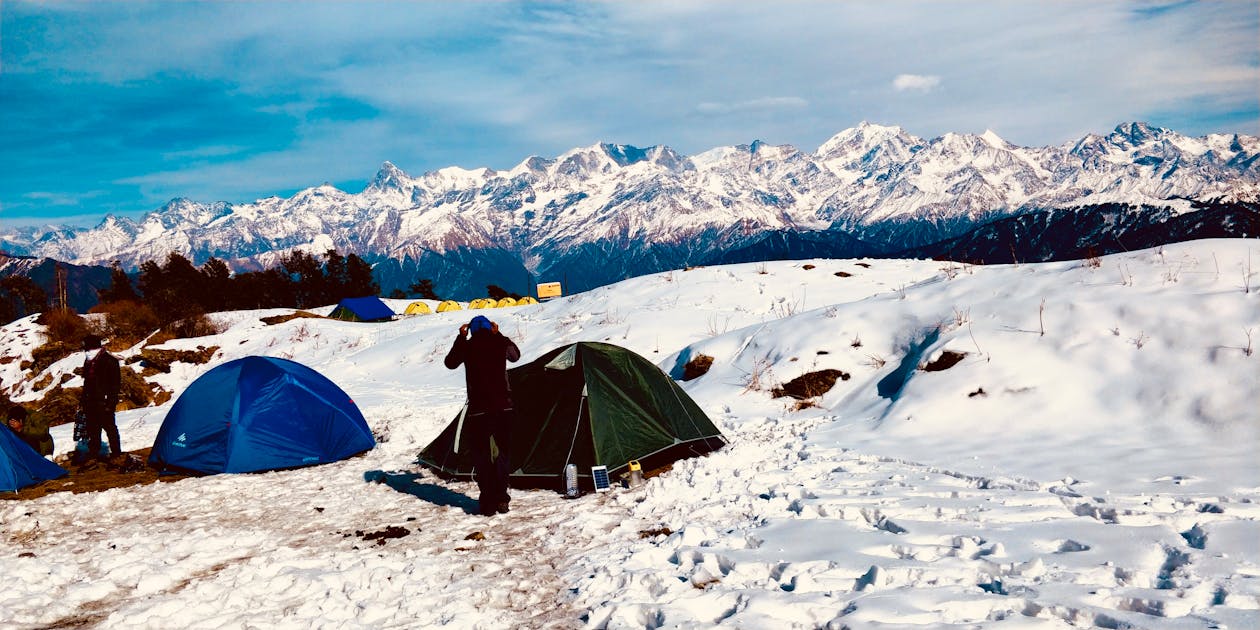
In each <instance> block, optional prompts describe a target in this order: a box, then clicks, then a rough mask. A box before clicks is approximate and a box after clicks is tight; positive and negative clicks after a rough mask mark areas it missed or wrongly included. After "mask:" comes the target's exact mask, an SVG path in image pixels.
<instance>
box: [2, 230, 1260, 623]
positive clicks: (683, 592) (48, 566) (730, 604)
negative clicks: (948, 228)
mask: <svg viewBox="0 0 1260 630" xmlns="http://www.w3.org/2000/svg"><path fill="white" fill-rule="evenodd" d="M1258 259H1260V247H1258V246H1257V243H1256V242H1255V241H1248V240H1214V241H1197V242H1192V243H1183V244H1178V245H1174V246H1166V247H1163V248H1161V249H1158V250H1146V251H1138V252H1132V253H1127V254H1122V255H1115V256H1110V257H1106V258H1103V259H1102V260H1101V261H1099V264H1098V265H1097V266H1092V265H1091V264H1089V262H1087V261H1086V262H1082V261H1076V262H1065V263H1047V264H1037V265H1019V266H1010V265H1007V266H991V267H983V268H979V267H960V266H958V265H956V264H951V263H937V262H929V261H906V260H866V261H855V260H814V261H796V262H772V263H756V264H746V265H734V266H728V267H709V268H695V269H691V270H687V271H682V270H679V271H673V272H668V273H663V274H656V275H652V276H646V277H642V278H637V279H633V280H629V281H626V282H623V283H620V284H617V285H613V286H609V287H604V288H601V289H598V290H595V291H591V292H588V293H584V294H579V295H575V296H571V297H567V298H563V299H559V300H554V301H551V302H548V303H545V304H542V305H537V306H528V307H519V308H514V309H503V310H496V311H481V313H488V314H490V315H491V316H492V317H493V318H494V319H495V320H496V321H498V322H499V323H500V326H501V328H502V330H503V331H504V332H505V333H506V334H508V335H510V336H512V337H513V338H514V339H516V340H517V342H518V343H519V344H520V345H521V349H522V352H523V355H524V356H523V357H522V361H528V360H531V359H533V358H534V357H537V356H538V355H540V354H542V353H543V352H545V351H547V350H549V349H551V348H554V347H556V346H558V345H560V344H563V343H566V342H570V341H577V340H598V341H608V342H611V343H615V344H618V345H622V346H625V347H628V348H631V349H633V350H635V351H636V352H639V353H640V354H642V355H644V356H645V357H648V358H649V359H651V360H652V361H655V362H657V363H658V365H660V366H661V367H662V368H663V369H665V370H666V371H667V372H674V373H678V372H680V366H681V364H682V363H684V362H685V361H686V360H687V358H689V357H691V356H694V355H695V354H697V353H703V354H707V355H709V356H712V357H714V358H715V361H714V364H713V367H712V369H711V370H710V371H709V372H708V373H707V374H706V375H704V376H702V377H700V378H697V379H695V380H692V381H689V382H687V383H684V387H685V388H686V389H687V390H688V391H689V393H691V395H692V396H693V397H694V398H695V399H696V401H697V402H698V403H699V404H700V405H701V407H702V408H704V409H705V410H706V412H707V413H709V415H710V417H711V418H713V420H714V422H715V423H716V424H717V425H718V426H719V428H721V429H722V430H723V432H724V433H725V434H726V435H727V437H728V438H729V439H730V441H731V444H730V445H729V446H728V447H726V448H725V449H723V450H721V451H718V452H716V453H713V454H711V455H710V456H707V457H704V458H699V459H691V460H685V461H682V462H678V463H677V464H676V465H675V466H674V467H673V469H672V470H670V471H669V472H667V473H665V474H662V475H661V476H659V477H655V478H652V479H650V480H649V481H648V482H647V483H646V484H645V485H643V486H641V487H638V488H629V489H615V490H614V491H613V492H610V493H605V494H599V495H588V496H585V497H582V498H580V499H578V500H574V501H566V500H564V499H563V498H562V497H561V496H560V495H559V494H558V493H555V492H550V491H521V490H517V491H514V501H513V503H512V513H511V514H510V515H509V516H508V517H506V518H505V517H496V518H487V517H481V516H476V515H475V514H474V512H475V488H474V487H473V486H472V485H471V484H466V483H452V482H445V481H442V480H439V479H437V478H435V477H434V476H433V475H431V474H430V473H428V472H426V471H423V470H421V469H419V468H417V467H416V466H415V464H414V460H415V456H416V454H417V452H418V451H419V450H420V449H421V448H423V446H424V445H425V444H427V443H428V441H429V440H431V439H432V438H433V437H434V436H436V434H437V433H438V431H439V430H440V429H441V428H442V427H443V426H444V425H445V424H446V423H447V422H448V421H449V420H450V418H451V417H452V416H453V415H454V414H455V412H456V411H457V409H458V407H459V405H460V404H461V402H462V397H463V386H462V374H461V373H459V372H458V371H448V370H446V369H444V368H443V367H442V366H441V358H442V356H443V355H444V354H445V352H446V350H447V348H448V346H449V343H450V341H451V339H452V338H453V336H454V334H455V330H456V327H457V326H458V325H459V324H461V323H463V322H464V321H466V319H467V318H468V317H469V315H470V314H469V313H467V312H466V311H464V312H456V313H445V314H437V315H430V316H422V317H415V318H408V319H401V320H399V321H395V322H391V323H387V324H381V325H368V324H353V323H346V322H337V321H331V320H328V321H325V320H312V319H298V320H293V321H289V322H286V323H284V324H280V325H276V326H266V325H264V324H262V323H261V322H260V321H259V317H261V316H266V315H270V314H275V312H272V311H267V312H260V311H254V312H237V313H225V314H219V315H217V316H216V317H218V318H219V319H220V321H221V322H222V323H224V324H227V325H229V328H228V329H227V330H226V332H224V333H222V334H221V335H218V336H216V337H214V338H201V339H186V340H178V341H174V342H170V344H168V346H169V347H172V348H187V349H191V348H195V347H196V346H199V345H200V346H210V345H215V346H219V347H220V348H221V350H220V352H219V353H218V354H217V355H216V356H215V358H214V360H213V361H212V363H211V364H209V365H199V366H190V365H186V364H176V369H174V370H172V372H171V373H170V374H167V375H163V376H162V382H163V384H164V386H166V387H168V388H170V389H172V390H175V391H180V390H181V389H182V388H183V386H185V385H186V384H187V383H188V382H190V381H191V380H192V379H194V378H196V376H198V375H199V374H201V373H203V372H205V371H206V370H208V369H210V368H211V367H212V366H213V365H217V364H218V363H221V362H223V361H227V360H231V359H234V358H238V357H240V356H244V355H248V354H267V355H272V356H280V357H285V358H292V359H295V360H298V361H301V362H303V363H306V364H308V365H312V366H316V367H318V368H319V369H320V370H321V371H322V372H323V373H324V374H326V375H327V376H329V377H330V378H332V379H333V380H334V381H335V382H337V383H338V384H339V385H341V386H342V388H344V389H345V390H346V391H347V392H349V393H350V394H351V395H352V396H353V398H354V399H355V401H356V402H357V403H358V404H359V405H360V407H361V408H362V409H363V411H364V414H365V415H366V417H367V418H368V421H369V424H371V426H372V427H373V430H374V432H375V433H376V434H377V436H378V438H379V440H380V444H379V445H378V447H377V448H376V449H374V450H372V451H370V452H368V453H366V454H364V455H363V456H360V457H357V458H354V459H351V460H348V461H344V462H339V463H336V464H331V465H326V466H320V467H316V468H307V469H299V470H291V471H283V472H271V473H263V474H250V475H220V476H214V477H204V478H196V479H184V480H180V481H176V482H173V483H158V484H153V485H149V486H143V487H135V488H121V489H114V490H110V491H106V492H100V493H93V494H79V495H74V494H69V493H62V494H55V495H50V496H47V497H44V498H41V499H37V500H32V501H6V502H3V503H0V540H4V541H5V543H6V544H5V545H4V547H3V549H2V550H0V556H2V557H3V562H2V563H0V579H3V582H4V584H5V585H6V588H4V589H0V626H3V627H6V628H10V627H11V628H36V627H49V626H52V627H113V628H170V627H181V628H182V627H194V628H249V627H259V628H262V627H266V628H311V627H319V628H328V627H337V628H416V627H440V626H448V627H457V628H470V627H478V628H500V627H530V628H533V627H560V628H566V627H589V628H660V627H682V628H696V627H740V628H786V627H836V628H838V627H874V626H881V627H909V626H915V627H947V626H962V625H965V626H968V627H999V626H1001V627H1050V628H1055V627H1077V626H1102V627H1111V628H1117V627H1141V628H1150V627H1165V628H1200V627H1202V628H1213V627H1214V628H1254V627H1257V626H1258V625H1260V544H1258V542H1260V464H1258V463H1257V458H1256V447H1257V445H1258V444H1260V369H1257V368H1258V367H1260V365H1258V363H1257V361H1260V356H1257V355H1256V354H1255V353H1254V352H1252V351H1251V350H1253V349H1254V347H1255V345H1256V344H1255V343H1252V339H1253V338H1254V337H1255V333H1257V332H1260V295H1258V293H1260V292H1258V290H1257V289H1258V288H1260V287H1258V285H1260V276H1258V274H1257V273H1256V272H1255V271H1252V269H1253V268H1254V263H1256V262H1260V260H1258ZM846 274H848V275H846ZM393 306H394V307H395V309H396V310H402V308H403V306H405V302H402V301H399V302H394V303H393ZM35 328H37V327H36V326H34V325H33V324H32V323H31V322H30V321H29V320H21V321H18V322H14V323H13V324H10V325H9V326H6V327H5V328H4V329H2V330H0V340H2V341H3V344H4V347H5V354H6V355H9V354H22V353H26V355H27V356H29V351H30V347H31V346H33V345H34V344H35V343H37V340H36V337H37V335H36V334H35V330H34V329H35ZM947 351H948V352H953V353H965V354H964V356H962V358H961V361H960V362H959V363H957V364H956V365H954V366H953V367H950V368H948V369H945V370H942V371H924V370H921V369H918V368H919V366H921V365H926V364H929V363H932V362H933V361H935V360H937V359H939V358H941V357H942V356H943V355H945V353H946V352H947ZM81 360H82V357H72V358H70V359H67V360H65V361H63V362H61V363H59V364H57V365H54V366H53V367H52V368H51V370H53V371H54V372H59V373H64V372H66V371H68V370H70V369H72V368H73V367H74V366H75V364H76V363H78V362H80V361H81ZM16 363H17V362H16V361H10V362H9V363H5V364H0V370H3V371H0V378H3V382H4V384H5V385H6V386H9V387H12V384H13V383H14V382H15V381H14V372H13V370H14V369H15V368H14V367H13V366H14V365H15V364H16ZM823 369H836V370H841V371H843V372H845V373H847V374H848V375H849V378H848V379H847V380H840V381H837V383H836V385H835V387H834V388H833V389H832V390H831V391H830V392H828V393H827V394H825V395H823V396H822V397H820V398H817V399H815V400H813V401H812V402H813V406H808V407H805V408H803V409H800V410H795V408H796V406H797V405H796V401H794V400H791V399H786V398H780V399H774V398H772V397H771V395H770V390H771V389H772V388H773V387H774V386H777V385H781V384H783V383H785V382H787V381H789V380H791V379H792V378H795V377H797V376H799V375H802V374H805V373H808V372H814V371H818V370H823ZM68 384H69V385H74V384H75V382H74V381H73V380H71V381H70V382H69V383H68ZM13 392H14V393H13V395H14V397H15V398H17V399H28V398H35V397H37V395H36V394H35V393H33V392H29V391H27V390H25V389H23V388H22V387H18V388H17V389H16V390H13ZM166 409H167V407H161V408H149V409H139V410H133V411H129V412H125V413H122V414H120V415H119V425H120V428H121V429H122V433H123V442H124V447H125V448H126V449H129V450H130V449H138V448H143V447H147V446H149V445H150V444H151V442H152V439H153V437H154V435H155V434H156V432H157V430H158V427H159V426H160V424H161V421H162V418H163V415H164V413H165V411H166ZM68 431H69V427H68V426H62V427H57V428H56V430H55V431H54V437H55V438H56V440H57V444H58V448H59V449H60V450H65V449H66V447H67V446H68V445H69V435H68ZM388 527H401V528H405V529H406V530H407V532H408V533H407V535H405V536H402V537H398V538H388V539H381V541H382V542H383V544H378V542H377V540H375V539H374V538H370V537H369V535H370V534H372V533H374V532H381V531H384V530H385V529H386V528H388ZM395 531H400V530H395ZM474 533H479V534H480V535H481V536H484V538H483V539H477V538H478V536H474V535H473V534H474Z"/></svg>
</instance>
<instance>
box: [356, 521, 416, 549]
mask: <svg viewBox="0 0 1260 630" xmlns="http://www.w3.org/2000/svg"><path fill="white" fill-rule="evenodd" d="M410 533H411V530H410V529H407V528H406V527H401V526H399V525H390V526H389V527H386V528H385V529H382V530H380V531H375V532H367V533H366V534H365V533H363V532H362V531H355V532H354V535H355V536H358V537H359V538H362V539H363V540H375V541H376V544H377V545H384V544H385V541H387V540H389V539H390V538H402V537H403V536H406V535H408V534H410Z"/></svg>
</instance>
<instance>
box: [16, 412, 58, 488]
mask: <svg viewBox="0 0 1260 630" xmlns="http://www.w3.org/2000/svg"><path fill="white" fill-rule="evenodd" d="M64 476H66V469H64V468H62V467H61V466H58V465H56V464H54V463H52V462H50V461H48V460H47V459H44V456H43V455H40V454H39V453H36V452H35V449H33V448H31V447H30V446H27V444H26V442H23V441H22V439H21V438H19V437H18V436H17V434H15V433H14V432H12V431H10V430H9V427H0V492H17V491H18V490H21V489H22V488H25V487H27V486H33V485H35V484H37V483H40V482H41V481H48V480H49V479H57V478H58V477H64Z"/></svg>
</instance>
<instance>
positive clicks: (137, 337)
mask: <svg viewBox="0 0 1260 630" xmlns="http://www.w3.org/2000/svg"><path fill="white" fill-rule="evenodd" d="M90 312H92V313H104V314H105V323H104V326H103V328H102V329H101V333H102V335H103V336H105V337H107V338H109V339H110V342H111V343H110V345H111V346H112V347H115V348H117V347H119V346H122V347H126V348H130V347H131V346H134V345H136V344H137V343H139V342H140V341H142V340H143V339H144V338H145V337H148V336H149V334H150V333H152V332H153V331H155V330H157V329H158V327H159V326H160V325H161V321H160V320H159V319H158V316H157V313H154V312H153V309H152V308H149V306H148V305H147V304H141V303H139V302H134V301H132V300H120V301H118V302H108V303H105V304H97V305H96V306H94V307H92V310H91V311H90Z"/></svg>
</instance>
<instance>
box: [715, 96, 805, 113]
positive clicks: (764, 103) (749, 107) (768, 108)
mask: <svg viewBox="0 0 1260 630" xmlns="http://www.w3.org/2000/svg"><path fill="white" fill-rule="evenodd" d="M805 107H809V101H807V100H805V99H803V98H801V97H799V96H774V97H769V98H757V99H753V100H750V101H741V102H738V103H700V104H699V105H697V106H696V111H698V112H700V113H701V114H730V113H733V112H749V111H755V112H773V111H782V110H790V109H802V108H805Z"/></svg>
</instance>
